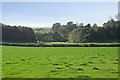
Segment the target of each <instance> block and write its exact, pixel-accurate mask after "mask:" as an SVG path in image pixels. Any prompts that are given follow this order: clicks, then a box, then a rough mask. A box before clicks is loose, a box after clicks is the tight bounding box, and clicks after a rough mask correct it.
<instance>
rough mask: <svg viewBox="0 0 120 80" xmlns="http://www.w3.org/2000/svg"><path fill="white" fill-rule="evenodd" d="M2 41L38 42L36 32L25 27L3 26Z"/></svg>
mask: <svg viewBox="0 0 120 80" xmlns="http://www.w3.org/2000/svg"><path fill="white" fill-rule="evenodd" d="M2 40H3V41H9V42H10V41H11V42H36V40H35V35H34V31H33V30H32V29H31V28H28V27H24V26H9V25H4V24H2Z"/></svg>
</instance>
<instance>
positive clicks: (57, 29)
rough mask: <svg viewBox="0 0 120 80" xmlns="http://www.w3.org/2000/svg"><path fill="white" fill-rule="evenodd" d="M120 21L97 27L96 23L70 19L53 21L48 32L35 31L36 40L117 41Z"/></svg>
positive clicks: (73, 41)
mask: <svg viewBox="0 0 120 80" xmlns="http://www.w3.org/2000/svg"><path fill="white" fill-rule="evenodd" d="M119 31H120V21H114V20H113V19H111V20H110V21H108V22H106V23H104V24H103V26H101V27H99V26H97V24H94V25H93V26H91V25H90V24H87V25H84V24H83V23H80V24H73V22H72V21H70V22H68V23H67V24H66V25H61V24H60V23H55V24H53V26H52V31H51V32H49V33H47V34H46V33H44V34H43V33H39V32H36V33H35V34H36V40H37V41H39V42H72V43H80V42H82V43H84V42H119V39H120V32H119Z"/></svg>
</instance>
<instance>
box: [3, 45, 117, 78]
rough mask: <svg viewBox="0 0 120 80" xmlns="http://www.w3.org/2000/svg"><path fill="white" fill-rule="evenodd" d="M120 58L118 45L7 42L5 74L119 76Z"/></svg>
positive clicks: (19, 76)
mask: <svg viewBox="0 0 120 80" xmlns="http://www.w3.org/2000/svg"><path fill="white" fill-rule="evenodd" d="M118 62H119V59H118V47H11V46H3V47H2V78H88V77H89V78H118ZM103 73H104V74H103Z"/></svg>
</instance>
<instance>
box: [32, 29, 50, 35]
mask: <svg viewBox="0 0 120 80" xmlns="http://www.w3.org/2000/svg"><path fill="white" fill-rule="evenodd" d="M34 32H35V33H36V32H39V33H41V34H44V33H50V32H52V30H46V31H43V30H41V31H34Z"/></svg>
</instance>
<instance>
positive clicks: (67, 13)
mask: <svg viewBox="0 0 120 80" xmlns="http://www.w3.org/2000/svg"><path fill="white" fill-rule="evenodd" d="M117 13H118V3H117V2H2V22H3V23H5V24H10V25H23V26H28V27H52V24H53V23H56V22H60V23H61V24H66V23H67V22H68V21H73V22H74V23H84V24H87V23H91V24H94V23H97V24H98V25H102V24H103V23H104V22H106V21H108V20H109V18H110V17H113V18H114V17H115V15H117Z"/></svg>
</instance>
